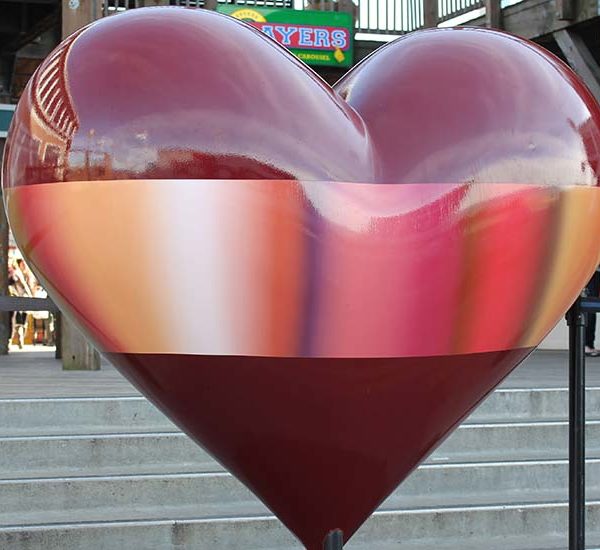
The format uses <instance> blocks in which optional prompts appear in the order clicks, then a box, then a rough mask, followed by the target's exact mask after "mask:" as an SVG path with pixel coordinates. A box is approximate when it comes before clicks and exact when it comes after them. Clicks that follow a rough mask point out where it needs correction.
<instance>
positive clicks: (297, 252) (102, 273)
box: [3, 8, 600, 550]
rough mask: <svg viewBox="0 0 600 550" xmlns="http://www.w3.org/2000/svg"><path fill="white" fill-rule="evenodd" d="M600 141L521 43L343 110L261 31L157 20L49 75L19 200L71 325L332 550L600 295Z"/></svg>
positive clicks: (16, 137) (14, 214) (387, 63)
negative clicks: (571, 312)
mask: <svg viewBox="0 0 600 550" xmlns="http://www.w3.org/2000/svg"><path fill="white" fill-rule="evenodd" d="M599 122H600V110H599V108H598V105H597V104H596V102H595V101H594V99H593V98H592V96H591V94H590V93H589V91H588V90H587V89H586V88H585V87H584V86H583V85H582V84H581V83H580V81H579V80H578V79H577V77H576V76H575V75H574V74H573V73H572V72H571V71H570V69H569V68H568V67H566V66H565V65H564V64H563V63H562V62H560V61H559V60H558V59H556V58H555V57H553V56H552V55H551V54H549V53H548V52H546V51H545V50H543V49H541V48H540V47H538V46H536V45H534V44H532V43H529V42H526V41H523V40H520V39H518V38H515V37H513V36H510V35H507V34H504V33H500V32H496V31H490V30H482V29H443V30H442V29H439V30H431V31H423V32H419V33H414V34H410V35H407V36H405V37H402V38H400V39H398V40H397V41H395V42H393V43H391V44H389V45H387V46H385V47H383V48H381V49H379V50H377V51H376V52H375V53H374V54H373V55H372V56H370V57H369V58H368V59H366V60H365V61H363V62H362V63H361V64H359V65H358V66H357V67H356V68H354V69H353V70H352V71H351V72H350V73H349V74H348V75H347V76H345V77H344V78H343V79H342V80H341V81H340V82H339V83H338V84H336V86H334V87H333V89H332V88H330V87H329V86H327V85H326V84H325V83H324V82H323V81H322V80H320V78H319V77H317V76H316V75H315V74H314V73H313V72H312V71H311V70H310V69H309V68H308V67H306V66H305V65H303V64H302V63H301V62H299V61H298V60H297V59H296V58H294V57H293V56H292V55H291V54H290V53H289V52H287V51H286V50H285V49H283V48H282V47H280V46H279V45H277V44H276V43H275V42H273V41H272V40H270V39H269V38H268V37H266V36H265V35H263V34H261V33H260V32H258V31H257V30H255V29H253V28H252V27H250V26H248V25H246V24H244V23H242V22H240V21H237V20H234V19H230V18H228V17H225V16H222V15H218V14H215V13H212V12H208V11H203V10H186V9H177V8H151V9H136V10H132V11H130V12H127V13H125V14H122V15H118V16H114V17H110V18H107V19H105V20H101V21H99V22H97V23H95V24H93V25H91V26H89V27H86V28H85V29H83V30H81V31H79V32H78V33H76V34H75V35H73V36H71V37H70V38H68V39H67V40H66V41H64V42H63V43H62V44H61V45H60V46H59V47H58V48H57V49H56V50H55V51H54V52H53V53H52V54H51V55H50V56H49V57H48V58H47V59H46V60H45V61H44V63H43V64H42V65H41V66H40V68H39V69H38V71H37V72H36V73H35V75H34V77H33V78H32V80H31V82H30V83H29V85H28V87H27V89H26V91H25V92H24V94H23V97H22V98H21V101H20V103H19V105H18V107H17V110H16V113H15V118H14V121H13V124H12V127H11V130H10V133H9V139H8V142H7V149H6V154H5V161H4V166H3V189H4V200H5V203H6V208H7V212H8V215H9V219H10V223H11V227H12V229H13V232H14V234H15V238H16V240H17V242H18V243H19V246H20V248H21V250H22V251H23V253H24V255H25V256H26V257H27V259H28V261H29V262H30V265H31V266H32V268H33V269H34V271H35V272H36V274H37V275H38V276H39V278H40V279H41V280H42V281H43V282H44V284H45V286H46V288H47V289H48V291H49V293H50V295H51V296H52V298H53V299H54V300H55V301H56V303H57V304H58V305H59V306H60V307H61V309H62V310H63V311H64V312H66V313H67V314H68V315H69V316H70V317H71V318H72V319H73V320H74V321H75V322H76V323H77V324H78V325H79V326H80V327H81V328H82V330H83V331H84V332H85V333H86V334H87V335H88V336H89V337H90V338H91V339H92V340H93V341H94V342H95V343H96V344H97V345H98V347H99V348H100V349H101V350H102V351H103V352H104V353H105V354H106V355H107V357H109V359H110V360H111V361H112V362H113V363H114V364H115V365H116V366H117V367H118V368H119V369H120V370H121V372H122V373H123V374H124V375H125V376H127V377H128V378H129V379H130V380H131V381H132V382H133V383H134V384H135V385H136V386H137V387H138V388H139V389H140V390H141V391H142V392H143V393H144V394H145V395H146V396H147V397H148V398H149V399H150V400H152V401H153V402H154V403H155V404H156V405H157V406H158V407H160V408H161V409H162V410H163V411H164V412H165V413H166V414H167V415H169V416H170V417H171V418H172V419H173V420H174V421H175V422H177V423H178V424H179V426H181V428H182V429H183V430H185V431H186V432H187V433H188V434H189V435H190V436H191V437H192V438H194V439H195V440H196V441H197V442H198V443H199V444H200V445H202V446H203V447H204V448H205V449H207V450H208V451H209V452H210V453H211V454H212V455H213V456H214V457H215V458H216V459H217V460H219V461H220V462H221V463H222V464H223V465H224V466H225V467H227V468H228V469H229V470H230V471H231V472H232V473H233V474H235V475H236V476H237V477H238V478H239V479H240V480H241V481H243V482H244V483H245V484H246V485H247V486H248V487H250V488H251V489H252V490H253V491H254V492H255V493H256V494H257V495H258V496H259V497H260V498H261V499H262V500H263V501H264V502H265V503H266V505H267V506H269V508H270V509H271V510H273V512H274V513H275V514H277V516H278V517H279V518H280V519H281V520H282V521H283V522H284V523H285V525H287V526H288V527H289V528H290V530H292V531H293V532H294V533H295V534H296V535H297V536H298V537H299V538H300V540H301V541H302V542H303V544H304V545H305V546H306V547H307V548H308V549H309V550H318V549H321V547H322V542H323V539H324V538H325V536H326V535H327V533H328V532H329V531H331V530H333V529H341V530H342V531H343V533H344V538H345V540H347V539H348V538H349V537H350V536H351V535H352V533H354V532H355V530H356V529H357V528H358V527H359V526H360V525H361V523H362V522H363V521H364V520H365V519H366V518H367V517H368V516H369V515H370V514H371V513H372V511H373V510H374V509H375V508H376V507H377V506H378V505H379V504H380V503H381V502H382V501H383V500H384V499H385V497H386V496H387V495H388V494H389V493H390V492H391V491H393V490H394V488H395V487H396V486H397V485H398V484H399V483H400V482H401V481H402V480H403V479H404V478H405V477H406V476H407V475H408V474H409V473H410V472H411V471H412V470H413V469H414V468H415V467H416V466H417V465H418V464H419V463H420V462H421V461H422V460H423V459H424V458H425V457H426V456H427V455H428V454H429V453H431V452H432V450H433V449H434V448H435V447H436V446H437V445H439V443H440V442H441V441H442V440H443V439H444V438H445V437H446V436H447V435H448V434H449V433H450V432H451V431H452V429H453V428H454V427H455V426H456V425H457V424H459V423H460V421H461V420H462V419H463V418H464V417H465V416H466V415H467V414H468V413H469V412H470V411H471V410H472V409H473V408H474V407H475V406H476V405H477V404H478V403H479V402H480V401H481V400H482V399H483V398H484V397H485V396H486V395H487V394H488V393H489V392H490V391H491V390H492V389H493V388H494V387H495V386H496V385H497V384H498V383H499V382H500V381H501V380H502V379H503V378H504V377H505V376H506V375H507V374H508V373H509V372H510V371H511V370H512V369H513V368H514V367H515V366H516V365H517V364H518V363H519V362H520V361H521V360H522V359H523V358H524V357H525V356H526V355H527V354H528V353H529V352H530V351H531V350H532V349H533V348H534V347H535V346H536V345H538V344H539V343H540V341H541V340H542V339H543V337H544V336H545V335H546V334H547V333H548V332H549V330H550V329H551V328H552V327H553V326H554V324H555V323H556V322H557V321H558V320H559V319H560V318H561V316H562V315H564V313H565V311H566V310H567V308H568V307H569V306H570V304H571V303H572V302H573V300H574V299H575V297H576V296H577V294H578V293H579V291H580V289H581V288H582V287H583V286H584V284H585V283H586V282H587V280H588V279H589V277H590V275H591V273H592V272H593V271H594V269H595V267H596V264H597V260H598V257H599V255H600V239H599V238H598V235H600V195H599V191H598V187H597V183H598V168H599V161H600V130H599ZM198 498H199V499H200V498H202V497H201V495H199V496H198Z"/></svg>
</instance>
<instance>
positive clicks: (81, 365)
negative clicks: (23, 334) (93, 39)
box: [59, 0, 100, 370]
mask: <svg viewBox="0 0 600 550" xmlns="http://www.w3.org/2000/svg"><path fill="white" fill-rule="evenodd" d="M99 17H100V0H62V37H63V38H66V37H67V36H69V35H71V34H73V33H74V32H75V31H76V30H78V29H80V28H81V27H84V26H85V25H87V24H88V23H91V22H92V21H95V20H96V19H98V18H99ZM59 323H60V329H59V334H60V339H61V341H60V352H59V354H60V355H62V362H63V369H65V370H99V369H100V354H99V353H98V352H97V351H96V349H95V348H94V347H93V346H92V344H90V342H88V340H87V339H86V338H85V337H84V336H83V334H81V332H80V331H79V330H78V329H77V328H76V327H75V326H74V325H73V324H72V323H71V322H70V321H69V320H68V319H67V318H66V316H64V315H61V316H60V320H59Z"/></svg>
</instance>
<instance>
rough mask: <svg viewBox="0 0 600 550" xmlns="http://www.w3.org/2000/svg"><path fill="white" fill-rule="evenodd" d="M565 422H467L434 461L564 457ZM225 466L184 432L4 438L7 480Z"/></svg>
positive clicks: (598, 429) (591, 436) (595, 447)
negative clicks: (218, 462)
mask: <svg viewBox="0 0 600 550" xmlns="http://www.w3.org/2000/svg"><path fill="white" fill-rule="evenodd" d="M567 430H568V424H567V422H537V423H525V422H522V423H518V422H517V423H504V424H465V425H463V426H461V427H459V428H458V429H457V430H456V431H455V433H453V434H452V435H451V436H450V437H449V438H448V439H447V440H446V441H445V442H444V443H443V444H442V445H441V446H440V447H439V449H438V450H437V451H436V452H435V453H434V454H433V455H432V456H431V457H430V459H429V462H432V463H438V464H439V463H448V464H451V463H462V462H503V461H511V460H548V459H561V458H565V457H566V455H567V449H568V447H567V443H568V434H567ZM586 434H587V456H588V457H590V458H597V457H600V421H598V420H596V421H590V422H588V424H587V431H586ZM221 470H222V468H221V467H220V466H219V465H218V464H217V463H216V462H215V461H214V460H213V459H212V458H211V457H210V456H209V455H208V454H207V453H206V452H204V451H203V450H202V449H201V448H200V447H198V446H197V445H195V444H194V443H193V442H192V441H191V440H190V439H189V438H188V437H187V436H185V435H184V434H182V433H149V434H139V433H137V434H136V433H134V434H116V435H115V434H112V435H106V434H100V435H77V436H43V437H1V438H0V472H2V473H1V474H0V475H1V477H2V478H3V479H15V478H34V477H65V476H79V475H125V474H151V473H184V472H212V471H221Z"/></svg>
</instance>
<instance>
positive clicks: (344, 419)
mask: <svg viewBox="0 0 600 550" xmlns="http://www.w3.org/2000/svg"><path fill="white" fill-rule="evenodd" d="M530 351H531V348H519V349H510V350H501V351H494V352H487V353H473V354H462V355H445V356H435V357H405V358H402V357H400V358H381V359H312V358H264V357H240V356H206V355H177V354H115V353H113V354H108V357H109V359H110V360H111V361H112V362H113V363H115V364H116V365H117V366H118V367H119V369H120V370H121V371H122V372H123V373H124V374H125V375H126V376H127V377H128V378H129V379H130V380H131V381H132V382H133V383H134V384H135V385H136V386H137V387H138V388H139V389H140V390H141V391H142V392H143V393H144V394H145V395H146V396H148V397H149V398H150V400H151V401H153V402H154V403H155V404H156V405H157V406H158V407H159V408H161V409H162V410H163V411H164V412H165V413H166V414H168V415H169V416H170V417H171V419H172V420H174V421H175V422H176V423H177V424H178V425H179V426H180V427H181V428H182V429H183V430H184V431H186V432H187V433H188V434H189V435H190V436H191V437H192V438H193V439H195V440H196V441H197V442H198V443H200V444H201V446H202V447H204V448H205V449H206V450H207V451H208V452H209V453H210V454H212V455H213V456H214V457H215V458H216V459H217V460H218V461H219V462H221V463H222V464H223V465H224V466H225V467H226V468H227V469H228V470H229V471H230V472H231V473H232V474H234V475H235V476H236V477H237V478H238V479H239V480H241V481H242V482H243V483H245V484H246V485H247V486H248V487H249V488H250V489H251V490H252V491H253V492H254V493H255V494H256V495H257V496H259V498H261V500H263V502H264V503H265V504H266V505H267V506H268V507H269V508H270V509H271V510H272V511H273V512H274V513H275V514H276V515H277V516H278V517H279V519H280V520H281V521H282V522H283V523H284V524H285V525H286V526H287V527H288V528H289V529H290V530H291V531H292V532H293V533H294V534H295V535H296V536H297V537H298V538H299V539H300V540H301V541H302V543H303V544H304V546H305V547H306V548H307V549H308V550H322V548H323V541H324V540H325V537H326V536H327V535H328V533H329V532H330V531H332V530H335V529H339V530H341V531H342V532H343V533H344V540H345V541H347V540H348V539H349V538H350V537H351V536H352V534H353V533H354V532H355V531H356V530H357V529H358V528H359V527H360V526H361V524H362V523H363V522H364V521H365V520H366V519H367V518H368V517H369V515H370V514H371V513H372V512H373V511H374V510H375V509H376V508H377V507H378V506H379V504H381V502H382V501H383V500H384V499H385V498H386V497H387V496H388V495H389V494H390V493H391V492H392V491H393V490H394V489H395V488H396V486H397V485H398V484H399V483H400V482H401V481H402V480H403V479H404V478H405V477H406V476H407V475H408V474H409V473H410V472H411V471H412V470H413V469H414V468H415V467H416V466H417V465H418V464H419V463H420V462H421V461H422V460H423V459H424V458H425V457H426V456H427V455H428V454H429V453H430V452H431V451H432V450H433V449H434V448H435V447H436V446H437V445H438V444H439V443H440V442H441V441H442V440H443V439H444V438H445V437H446V435H448V434H449V433H450V431H451V430H452V429H453V428H454V427H456V425H457V424H458V423H459V422H460V421H461V420H462V419H463V418H464V417H465V416H466V415H467V414H468V413H469V412H470V411H471V410H472V409H473V408H474V407H475V406H476V405H477V404H478V403H479V402H480V401H481V399H482V398H483V397H485V396H486V395H487V394H488V393H489V392H490V390H492V389H493V388H494V387H495V386H496V385H497V384H498V383H499V382H500V381H501V380H502V379H503V378H504V377H505V376H506V375H507V374H508V373H509V372H510V371H511V370H512V369H513V368H514V367H515V366H516V365H517V364H518V363H519V362H520V361H521V360H522V359H523V358H524V357H526V356H527V354H528V353H529V352H530ZM192 459H193V458H192Z"/></svg>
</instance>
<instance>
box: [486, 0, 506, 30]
mask: <svg viewBox="0 0 600 550" xmlns="http://www.w3.org/2000/svg"><path fill="white" fill-rule="evenodd" d="M485 26H486V27H487V28H488V29H501V28H502V8H501V7H500V0H485Z"/></svg>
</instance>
